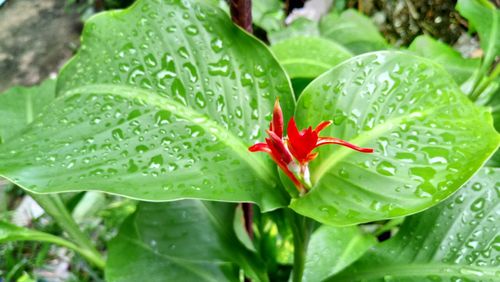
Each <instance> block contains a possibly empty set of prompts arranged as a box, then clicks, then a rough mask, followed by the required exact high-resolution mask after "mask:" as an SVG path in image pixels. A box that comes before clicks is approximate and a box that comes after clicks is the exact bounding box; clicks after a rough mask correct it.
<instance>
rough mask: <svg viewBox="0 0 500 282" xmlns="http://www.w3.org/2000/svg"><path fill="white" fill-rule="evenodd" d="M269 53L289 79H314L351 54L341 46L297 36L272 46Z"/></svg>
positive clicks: (313, 38)
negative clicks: (276, 59)
mask: <svg viewBox="0 0 500 282" xmlns="http://www.w3.org/2000/svg"><path fill="white" fill-rule="evenodd" d="M271 51H273V53H274V54H275V55H276V58H278V61H279V62H280V63H281V65H282V66H283V67H284V68H285V70H286V72H287V73H288V75H289V76H290V78H292V79H293V78H310V79H312V78H315V77H317V76H319V75H320V74H322V73H324V72H325V71H327V70H329V69H331V68H332V67H334V66H336V65H337V64H339V63H340V62H342V61H345V60H347V59H349V58H350V57H352V54H351V53H350V52H349V51H348V50H346V49H345V48H344V47H342V46H341V45H339V44H337V43H335V42H332V41H330V40H327V39H323V38H320V37H307V36H297V37H292V38H290V39H286V40H283V41H280V42H278V43H276V44H274V45H273V46H272V47H271Z"/></svg>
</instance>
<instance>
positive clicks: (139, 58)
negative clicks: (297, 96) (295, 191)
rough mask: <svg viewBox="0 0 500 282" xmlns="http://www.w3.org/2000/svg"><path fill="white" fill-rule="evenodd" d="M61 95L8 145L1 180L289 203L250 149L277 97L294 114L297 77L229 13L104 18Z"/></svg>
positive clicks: (36, 188)
mask: <svg viewBox="0 0 500 282" xmlns="http://www.w3.org/2000/svg"><path fill="white" fill-rule="evenodd" d="M249 54H252V56H249ZM57 91H58V95H59V98H58V99H56V101H54V103H53V104H52V105H51V108H50V111H45V112H44V114H43V115H42V116H41V117H40V118H38V119H37V120H36V121H35V122H34V123H32V124H31V126H30V127H29V129H28V130H27V131H25V134H24V135H23V136H22V138H18V139H15V140H12V142H9V143H6V144H4V145H2V146H0V175H3V176H5V177H6V178H9V179H10V180H12V181H14V182H16V183H17V184H18V185H20V186H22V187H24V188H25V189H27V190H30V191H33V192H36V193H54V192H66V191H81V190H99V191H104V192H108V193H112V194H119V195H123V196H128V197H131V198H137V199H141V200H149V201H167V200H176V199H185V198H198V199H212V200H220V201H231V202H254V203H257V204H259V205H261V207H262V209H263V210H270V209H274V208H277V207H280V206H284V205H286V204H287V203H288V195H287V194H286V192H285V191H284V190H282V189H281V188H280V187H279V185H280V184H279V179H278V178H277V174H276V170H275V166H274V164H273V162H272V161H271V160H270V158H268V157H267V156H264V155H263V154H262V155H261V154H252V153H250V152H248V149H247V148H248V146H250V145H252V144H254V143H255V142H258V141H262V139H263V136H264V134H265V130H266V129H267V128H268V126H269V120H270V118H271V113H272V108H273V104H274V101H275V100H276V98H277V97H280V102H281V104H282V107H283V110H284V115H285V118H287V119H288V118H290V117H291V114H292V111H293V108H294V98H293V94H292V91H291V88H290V82H289V81H288V79H287V77H286V74H285V72H284V71H283V69H282V67H281V66H280V65H279V64H278V62H277V61H276V60H275V59H274V57H273V55H272V54H271V53H270V51H269V50H268V49H267V47H265V45H264V44H263V43H261V42H260V41H258V40H256V39H255V38H253V37H252V36H250V35H248V34H247V33H245V32H244V31H242V30H241V29H240V28H238V27H237V26H235V25H233V24H232V23H231V21H230V19H229V18H228V17H227V15H226V14H225V13H224V12H223V11H222V10H220V9H216V8H213V7H212V6H210V5H205V4H202V3H197V2H193V1H180V0H175V1H138V2H136V3H135V4H134V5H133V6H132V7H131V8H129V9H127V10H124V11H117V12H107V13H102V14H99V15H96V16H94V17H92V18H91V19H90V20H89V21H87V23H86V25H85V28H84V31H83V38H82V47H81V50H80V51H79V52H78V54H77V55H76V56H75V57H74V58H73V59H72V60H71V61H70V63H69V64H68V65H66V66H65V67H64V69H63V70H62V71H61V74H60V76H59V79H58V85H57Z"/></svg>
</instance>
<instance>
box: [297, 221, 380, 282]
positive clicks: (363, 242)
mask: <svg viewBox="0 0 500 282" xmlns="http://www.w3.org/2000/svg"><path fill="white" fill-rule="evenodd" d="M376 243H377V239H376V238H375V237H373V236H372V235H369V234H365V233H363V232H362V231H361V230H360V229H359V228H358V227H357V226H349V227H333V226H326V225H323V226H321V227H320V228H318V229H317V230H316V231H314V233H313V234H312V236H311V240H310V242H309V246H308V248H307V257H306V264H305V269H304V277H303V281H304V282H307V281H311V282H315V281H323V280H325V279H326V278H328V277H330V276H332V275H334V274H336V273H337V272H339V271H341V270H342V269H344V268H346V267H347V266H349V265H350V264H351V263H353V262H354V261H356V260H357V259H358V258H360V257H361V256H362V255H363V254H364V253H365V252H366V251H367V250H368V249H369V248H370V247H372V246H373V245H375V244H376Z"/></svg>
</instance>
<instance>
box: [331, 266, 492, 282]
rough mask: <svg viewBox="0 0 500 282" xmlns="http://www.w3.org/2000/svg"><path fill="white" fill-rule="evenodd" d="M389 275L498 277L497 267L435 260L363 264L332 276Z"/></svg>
mask: <svg viewBox="0 0 500 282" xmlns="http://www.w3.org/2000/svg"><path fill="white" fill-rule="evenodd" d="M387 276H390V277H392V278H394V277H427V276H438V277H454V276H458V277H461V278H469V279H495V278H496V279H498V278H500V275H499V274H498V268H497V267H478V266H470V265H453V264H451V265H450V264H442V263H435V262H432V261H431V262H428V263H417V264H413V263H410V264H399V265H390V266H384V265H376V266H373V267H366V266H364V267H363V268H362V269H358V270H356V272H349V273H348V274H345V275H338V276H334V277H333V278H334V281H339V282H340V281H349V282H351V281H360V280H361V281H364V280H367V279H377V278H384V277H387Z"/></svg>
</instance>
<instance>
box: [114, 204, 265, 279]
mask: <svg viewBox="0 0 500 282" xmlns="http://www.w3.org/2000/svg"><path fill="white" fill-rule="evenodd" d="M234 209H235V205H232V204H224V203H215V202H203V201H197V200H185V201H177V202H171V203H162V204H159V203H154V204H153V203H141V204H140V205H139V207H138V211H137V212H136V213H135V214H134V215H132V216H131V217H130V218H128V219H127V220H126V221H125V222H124V223H123V225H122V228H121V230H120V232H119V233H118V236H117V237H116V238H115V239H113V240H112V241H111V242H110V244H109V254H108V256H109V258H108V262H107V265H106V278H107V280H109V281H141V280H143V279H144V278H145V277H147V281H214V282H215V281H239V279H238V277H239V273H238V267H237V266H238V265H239V266H240V267H242V268H243V269H245V270H246V273H247V275H248V276H250V277H252V278H254V279H258V280H256V281H266V280H267V277H266V274H265V269H263V264H261V263H260V262H259V261H258V260H257V259H256V258H255V257H254V255H253V254H252V253H251V252H250V251H248V250H247V249H246V248H245V246H243V244H242V243H240V242H239V241H238V239H237V238H236V234H234V231H233V226H232V224H231V223H232V222H233V216H234Z"/></svg>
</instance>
